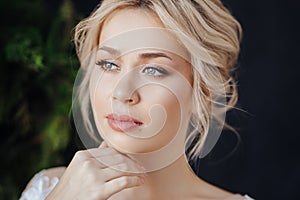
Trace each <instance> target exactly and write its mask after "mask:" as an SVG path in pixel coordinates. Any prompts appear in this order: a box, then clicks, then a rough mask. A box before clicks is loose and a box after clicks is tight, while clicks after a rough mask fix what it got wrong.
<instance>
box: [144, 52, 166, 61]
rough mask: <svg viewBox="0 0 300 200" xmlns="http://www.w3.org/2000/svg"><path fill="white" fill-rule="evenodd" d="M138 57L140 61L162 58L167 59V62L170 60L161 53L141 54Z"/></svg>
mask: <svg viewBox="0 0 300 200" xmlns="http://www.w3.org/2000/svg"><path fill="white" fill-rule="evenodd" d="M139 57H140V58H142V59H147V58H150V59H151V58H159V57H164V58H168V59H169V60H172V58H171V57H170V56H168V55H167V54H164V53H161V52H150V53H142V54H140V55H139Z"/></svg>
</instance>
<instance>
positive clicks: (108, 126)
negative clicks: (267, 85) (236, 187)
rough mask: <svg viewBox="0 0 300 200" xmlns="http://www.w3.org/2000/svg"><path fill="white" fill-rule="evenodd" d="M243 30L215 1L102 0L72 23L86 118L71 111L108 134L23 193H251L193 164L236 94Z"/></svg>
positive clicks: (88, 127)
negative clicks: (217, 182)
mask: <svg viewBox="0 0 300 200" xmlns="http://www.w3.org/2000/svg"><path fill="white" fill-rule="evenodd" d="M240 34H241V28H240V25H239V23H238V22H237V21H236V20H235V19H234V18H233V17H232V15H231V14H230V12H229V11H228V10H227V9H226V8H225V7H224V6H223V5H222V3H221V2H220V1H219V0H178V1H174V0H104V1H103V2H102V3H101V5H100V6H99V7H98V8H97V9H96V10H95V11H94V13H93V14H92V15H91V16H90V17H89V18H87V19H85V20H83V21H82V22H80V23H79V24H78V25H77V27H76V31H75V38H74V41H75V44H76V47H77V53H78V57H79V60H80V62H81V72H80V74H81V75H82V76H83V77H81V79H80V83H79V86H78V93H76V94H75V96H76V99H77V100H78V102H77V101H76V103H79V105H80V107H79V110H80V115H81V117H80V118H77V114H76V113H78V107H76V106H75V107H76V109H75V110H73V111H74V113H75V115H74V119H75V124H76V125H77V127H78V132H79V134H83V133H82V132H87V133H88V134H89V135H90V136H91V137H92V138H95V139H96V138H97V137H98V138H99V136H100V137H101V138H102V140H103V141H102V143H101V145H100V146H99V147H97V148H91V149H88V150H84V151H79V152H77V153H76V154H75V156H74V158H73V159H72V161H71V163H70V164H69V166H68V167H67V168H64V167H62V168H53V169H49V170H44V171H42V172H41V173H39V174H37V175H36V176H35V177H34V178H33V179H32V180H31V181H30V183H29V184H28V186H27V188H26V189H25V191H24V192H23V194H22V197H21V199H23V200H24V199H48V200H55V199H85V200H86V199H94V200H104V199H110V200H114V199H125V200H126V199H140V200H142V199H145V200H150V199H151V200H152V199H155V200H156V199H185V200H186V199H199V200H200V199H228V200H229V199H251V198H250V197H248V196H247V195H245V196H242V195H239V194H233V193H231V192H228V191H225V190H223V189H221V188H218V187H216V186H213V185H211V184H209V183H207V182H205V181H203V180H201V179H200V178H199V177H197V176H196V175H195V174H194V173H193V171H192V170H191V168H190V166H189V164H188V161H189V160H190V159H195V158H197V157H199V156H200V157H203V156H205V155H206V154H207V152H208V151H209V150H210V149H211V148H212V146H213V145H214V143H215V142H216V140H217V138H218V135H219V132H220V131H216V130H220V129H221V128H222V127H223V125H224V117H225V115H224V114H225V112H226V111H227V110H228V109H230V108H232V107H233V106H234V105H235V103H236V101H237V91H236V85H235V82H234V80H233V78H232V77H231V72H232V69H233V65H234V63H235V61H236V59H237V56H238V53H239V41H240ZM76 87H77V86H76ZM82 124H83V126H82ZM225 126H227V125H226V124H225ZM82 127H84V129H83V128H82ZM83 130H85V131H83ZM211 130H215V131H211ZM82 139H83V140H85V139H84V137H82ZM84 142H85V141H83V143H84ZM99 144H100V143H99Z"/></svg>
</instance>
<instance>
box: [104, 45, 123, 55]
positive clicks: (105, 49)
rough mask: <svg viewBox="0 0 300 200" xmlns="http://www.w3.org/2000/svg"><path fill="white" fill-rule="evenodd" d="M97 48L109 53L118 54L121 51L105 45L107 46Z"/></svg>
mask: <svg viewBox="0 0 300 200" xmlns="http://www.w3.org/2000/svg"><path fill="white" fill-rule="evenodd" d="M99 50H102V51H107V52H108V53H110V54H112V55H120V54H121V52H120V51H118V50H117V49H114V48H111V47H107V46H102V47H100V48H99Z"/></svg>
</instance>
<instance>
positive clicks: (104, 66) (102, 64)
mask: <svg viewBox="0 0 300 200" xmlns="http://www.w3.org/2000/svg"><path fill="white" fill-rule="evenodd" d="M96 65H98V66H100V67H101V69H103V70H104V71H108V72H114V71H116V72H118V71H120V70H121V69H120V67H119V66H118V65H116V64H114V63H113V62H109V61H107V60H100V61H97V62H96ZM107 65H111V66H110V68H109V67H107ZM112 67H114V68H115V69H111V68H112ZM147 70H154V74H153V73H152V75H151V74H148V75H149V76H152V77H158V78H159V77H163V76H166V75H168V74H169V72H168V71H167V70H165V69H163V68H161V67H158V66H155V65H152V64H146V65H144V66H143V70H142V73H145V74H146V75H147V73H146V71H147ZM157 72H158V73H159V74H156V73H157Z"/></svg>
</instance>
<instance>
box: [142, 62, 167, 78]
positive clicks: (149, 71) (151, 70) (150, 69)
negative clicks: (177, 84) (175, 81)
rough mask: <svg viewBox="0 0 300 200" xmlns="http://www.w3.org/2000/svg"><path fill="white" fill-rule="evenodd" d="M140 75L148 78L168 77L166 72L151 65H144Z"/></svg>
mask: <svg viewBox="0 0 300 200" xmlns="http://www.w3.org/2000/svg"><path fill="white" fill-rule="evenodd" d="M142 73H145V74H146V75H149V76H154V77H161V76H165V75H168V71H167V70H165V69H163V68H161V67H157V66H153V65H146V66H145V68H144V69H143V71H142Z"/></svg>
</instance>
